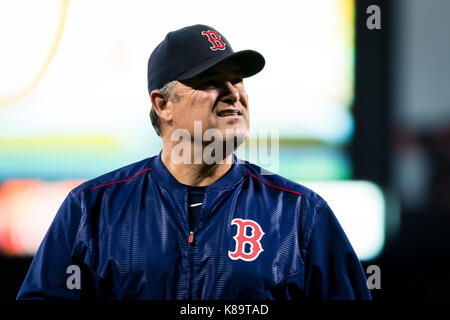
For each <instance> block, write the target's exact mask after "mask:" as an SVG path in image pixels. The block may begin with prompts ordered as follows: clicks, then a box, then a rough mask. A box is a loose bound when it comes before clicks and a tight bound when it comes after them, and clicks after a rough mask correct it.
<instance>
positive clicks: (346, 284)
mask: <svg viewBox="0 0 450 320" xmlns="http://www.w3.org/2000/svg"><path fill="white" fill-rule="evenodd" d="M311 228H312V232H311V237H310V240H309V243H308V247H307V252H306V257H305V294H306V297H307V298H309V299H330V300H331V299H340V300H342V299H362V300H370V299H371V294H370V291H369V289H368V287H367V283H366V276H365V273H364V270H363V268H362V266H361V263H360V261H359V259H358V257H357V256H356V253H355V252H354V250H353V248H352V246H351V244H350V242H349V240H348V239H347V236H346V235H345V233H344V230H343V229H342V227H341V226H340V224H339V222H338V220H337V219H336V217H335V215H334V213H333V212H332V210H331V208H330V207H329V205H328V204H327V203H326V202H325V201H324V202H323V203H322V205H321V206H320V207H319V208H318V210H317V212H316V214H315V219H314V220H313V223H312V227H311Z"/></svg>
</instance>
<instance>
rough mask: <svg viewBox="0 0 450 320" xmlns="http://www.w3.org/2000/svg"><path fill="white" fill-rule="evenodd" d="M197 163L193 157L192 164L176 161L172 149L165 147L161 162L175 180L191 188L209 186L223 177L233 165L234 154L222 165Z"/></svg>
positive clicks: (222, 162) (224, 160)
mask: <svg viewBox="0 0 450 320" xmlns="http://www.w3.org/2000/svg"><path fill="white" fill-rule="evenodd" d="M201 158H202V161H201V163H195V162H194V161H193V160H194V157H192V159H191V161H190V163H184V162H181V163H179V162H180V161H174V159H172V148H167V147H166V146H164V147H163V150H162V153H161V160H162V162H163V163H164V165H165V166H166V168H167V170H169V172H170V173H171V174H172V175H173V176H174V178H175V179H176V180H177V181H178V182H180V183H182V184H185V185H189V186H209V185H211V184H213V183H214V182H216V181H217V180H219V179H220V178H221V177H223V176H224V175H225V174H226V173H227V172H228V171H229V170H230V168H231V166H232V164H233V154H230V155H228V156H227V157H226V158H225V159H223V161H221V163H214V164H207V163H205V162H204V161H203V157H201Z"/></svg>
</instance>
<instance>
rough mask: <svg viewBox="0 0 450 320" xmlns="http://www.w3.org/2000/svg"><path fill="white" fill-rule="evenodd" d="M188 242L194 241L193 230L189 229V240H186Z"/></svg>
mask: <svg viewBox="0 0 450 320" xmlns="http://www.w3.org/2000/svg"><path fill="white" fill-rule="evenodd" d="M188 242H189V243H193V242H194V231H191V232H190V233H189V240H188Z"/></svg>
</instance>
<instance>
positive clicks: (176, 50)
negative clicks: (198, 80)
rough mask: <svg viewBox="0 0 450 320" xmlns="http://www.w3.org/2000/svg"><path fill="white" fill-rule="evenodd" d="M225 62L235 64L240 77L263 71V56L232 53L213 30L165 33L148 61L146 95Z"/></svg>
mask: <svg viewBox="0 0 450 320" xmlns="http://www.w3.org/2000/svg"><path fill="white" fill-rule="evenodd" d="M225 59H229V60H232V61H235V62H236V63H237V64H238V66H239V67H240V69H241V72H242V75H243V77H244V78H246V77H250V76H252V75H255V74H256V73H258V72H260V71H261V70H262V69H263V68H264V64H265V60H264V57H263V56H262V55H261V54H260V53H258V52H256V51H254V50H242V51H238V52H234V51H233V49H232V48H231V46H230V43H229V42H228V40H227V39H226V38H225V37H224V36H223V35H222V34H221V33H219V32H218V31H217V30H216V29H214V28H212V27H209V26H206V25H202V24H197V25H193V26H188V27H185V28H182V29H179V30H176V31H172V32H169V33H168V34H167V35H166V37H165V38H164V40H163V41H162V42H161V43H160V44H159V45H158V46H157V47H156V48H155V50H153V52H152V54H151V55H150V58H149V60H148V73H147V80H148V92H149V93H151V92H152V90H155V89H160V88H162V87H163V86H164V85H165V84H167V83H169V82H171V81H174V80H187V79H190V78H192V77H195V76H196V75H198V74H200V73H202V72H203V71H205V70H207V69H209V68H211V67H213V66H214V65H216V64H218V63H219V62H221V61H224V60H225Z"/></svg>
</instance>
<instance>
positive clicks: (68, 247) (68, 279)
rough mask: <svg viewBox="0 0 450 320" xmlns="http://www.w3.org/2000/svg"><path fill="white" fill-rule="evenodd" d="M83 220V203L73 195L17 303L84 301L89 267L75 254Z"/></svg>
mask: <svg viewBox="0 0 450 320" xmlns="http://www.w3.org/2000/svg"><path fill="white" fill-rule="evenodd" d="M80 219H81V208H80V203H79V202H78V201H77V200H76V199H75V198H74V196H73V194H72V192H71V193H69V195H68V196H67V197H66V199H65V200H64V202H63V203H62V205H61V207H60V208H59V210H58V212H57V214H56V216H55V218H54V220H53V222H52V224H51V225H50V228H49V229H48V231H47V233H46V235H45V237H44V239H43V241H42V243H41V244H40V246H39V249H38V251H37V253H36V255H35V256H34V258H33V261H32V263H31V265H30V268H29V270H28V273H27V275H26V277H25V280H24V282H23V284H22V286H21V288H20V290H19V293H18V295H17V297H16V299H17V300H22V299H39V300H41V299H42V300H43V299H71V300H73V299H80V298H81V296H82V292H83V290H84V288H83V284H84V283H85V281H84V280H85V278H86V276H85V274H84V273H86V266H84V265H82V264H81V263H79V262H78V260H77V257H74V256H73V254H72V253H73V252H72V251H73V247H74V242H75V238H76V234H77V231H78V227H79V224H80ZM82 273H83V274H82Z"/></svg>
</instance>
